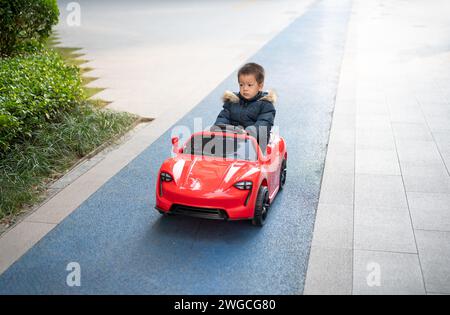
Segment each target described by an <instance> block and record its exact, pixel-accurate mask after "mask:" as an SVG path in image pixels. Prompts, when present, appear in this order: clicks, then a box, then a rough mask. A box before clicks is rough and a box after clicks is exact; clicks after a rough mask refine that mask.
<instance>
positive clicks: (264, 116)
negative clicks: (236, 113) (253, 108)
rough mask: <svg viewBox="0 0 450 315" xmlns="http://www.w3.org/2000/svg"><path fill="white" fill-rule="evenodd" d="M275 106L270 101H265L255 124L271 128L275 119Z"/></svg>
mask: <svg viewBox="0 0 450 315" xmlns="http://www.w3.org/2000/svg"><path fill="white" fill-rule="evenodd" d="M275 113H276V111H275V107H274V106H273V104H272V103H270V102H263V105H262V108H261V111H260V112H259V115H258V118H257V119H256V122H255V126H256V127H259V126H268V127H269V128H270V127H272V126H273V122H274V120H275Z"/></svg>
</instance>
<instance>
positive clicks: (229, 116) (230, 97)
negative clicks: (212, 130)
mask: <svg viewBox="0 0 450 315" xmlns="http://www.w3.org/2000/svg"><path fill="white" fill-rule="evenodd" d="M238 82H239V93H233V92H230V91H225V93H224V95H223V102H224V104H223V110H222V111H221V112H220V113H219V116H217V119H216V122H215V123H214V124H215V125H219V124H226V125H234V126H242V127H244V128H245V130H247V132H248V133H249V134H251V135H253V136H255V137H256V139H257V140H258V143H259V145H260V147H261V149H262V150H263V151H265V148H266V145H267V143H268V142H269V137H270V130H271V128H272V126H273V122H274V119H275V107H274V103H275V101H276V95H275V93H274V92H273V91H269V92H263V87H264V68H263V67H261V66H260V65H258V64H256V63H247V64H245V65H244V66H242V67H241V68H240V69H239V71H238Z"/></svg>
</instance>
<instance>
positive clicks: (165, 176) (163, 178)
mask: <svg viewBox="0 0 450 315" xmlns="http://www.w3.org/2000/svg"><path fill="white" fill-rule="evenodd" d="M160 178H161V181H163V182H171V181H172V180H173V178H172V176H171V175H170V174H169V173H166V172H161V175H160Z"/></svg>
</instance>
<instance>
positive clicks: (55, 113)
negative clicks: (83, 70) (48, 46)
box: [0, 50, 83, 154]
mask: <svg viewBox="0 0 450 315" xmlns="http://www.w3.org/2000/svg"><path fill="white" fill-rule="evenodd" d="M82 99H83V89H82V83H81V78H80V75H79V70H78V68H77V67H75V66H69V65H66V64H65V63H64V61H63V60H62V58H61V57H60V56H59V55H58V54H57V53H56V52H54V51H47V50H42V51H40V52H39V53H35V54H28V55H17V56H15V57H9V58H2V59H0V154H1V153H2V152H5V151H7V150H8V148H9V147H10V145H11V144H12V143H14V142H16V141H22V140H25V139H29V138H31V137H32V134H33V131H35V130H37V129H39V128H41V127H42V126H43V125H44V124H45V123H47V122H51V121H57V120H58V119H59V117H60V115H61V113H62V112H64V111H66V110H69V109H72V108H74V107H75V106H76V105H77V104H78V102H79V101H80V100H82Z"/></svg>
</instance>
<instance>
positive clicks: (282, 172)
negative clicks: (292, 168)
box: [280, 159, 287, 190]
mask: <svg viewBox="0 0 450 315" xmlns="http://www.w3.org/2000/svg"><path fill="white" fill-rule="evenodd" d="M286 175H287V162H286V159H283V161H282V162H281V168H280V190H281V189H283V187H284V184H286Z"/></svg>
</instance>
